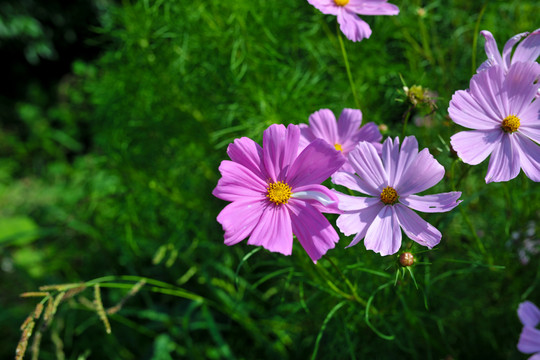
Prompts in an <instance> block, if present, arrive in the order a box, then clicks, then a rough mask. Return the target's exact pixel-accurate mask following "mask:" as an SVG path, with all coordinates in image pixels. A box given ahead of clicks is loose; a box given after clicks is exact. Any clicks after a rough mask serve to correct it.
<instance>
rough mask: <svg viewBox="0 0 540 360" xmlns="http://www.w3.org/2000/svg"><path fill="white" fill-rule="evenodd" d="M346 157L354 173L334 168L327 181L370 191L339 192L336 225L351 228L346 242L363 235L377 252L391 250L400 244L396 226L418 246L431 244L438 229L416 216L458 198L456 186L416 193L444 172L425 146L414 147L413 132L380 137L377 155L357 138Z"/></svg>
mask: <svg viewBox="0 0 540 360" xmlns="http://www.w3.org/2000/svg"><path fill="white" fill-rule="evenodd" d="M349 162H350V164H351V165H352V167H353V168H354V170H355V172H356V174H351V173H347V172H338V173H336V174H334V176H333V177H332V182H334V183H335V184H338V185H343V186H345V187H347V188H349V189H351V190H355V191H359V192H361V193H364V194H367V195H369V196H371V197H357V196H350V195H345V194H341V193H339V192H337V191H336V194H337V195H338V198H339V209H340V210H342V211H343V214H342V215H340V216H339V218H338V219H337V226H338V227H339V229H340V230H341V232H342V233H344V234H345V235H347V236H349V235H353V234H356V236H355V237H354V239H353V240H352V241H351V243H350V244H349V246H348V247H350V246H353V245H356V244H358V243H359V242H360V240H362V239H364V245H365V246H366V249H368V250H373V251H375V252H377V253H379V254H381V255H392V254H395V253H396V252H397V251H398V250H399V248H400V246H401V229H403V231H404V232H405V234H406V235H407V236H408V237H409V238H411V239H412V240H414V241H416V242H417V243H418V244H420V245H422V246H427V247H428V248H430V249H431V248H432V247H434V246H435V245H437V244H438V243H439V242H440V240H441V236H442V235H441V233H440V232H439V230H437V229H436V228H435V227H434V226H432V225H431V224H429V223H428V222H426V221H425V220H423V219H422V218H421V217H420V216H418V215H417V214H416V213H415V212H414V211H412V210H411V209H414V210H418V211H422V212H429V213H432V212H446V211H450V210H452V209H453V208H455V207H456V206H457V205H458V204H459V203H460V202H461V201H459V200H458V199H459V197H460V196H461V192H458V191H456V192H449V193H442V194H434V195H425V196H418V195H414V194H416V193H419V192H422V191H424V190H426V189H429V188H430V187H432V186H434V185H435V184H437V183H438V182H439V181H440V180H441V179H442V178H443V176H444V168H443V167H442V165H441V164H439V163H438V162H437V160H435V159H434V158H433V156H432V155H431V154H430V153H429V151H428V149H423V150H422V151H420V152H418V142H417V141H416V138H415V137H414V136H409V137H406V138H405V140H404V141H403V144H402V145H401V148H400V144H399V138H396V139H395V140H394V141H392V139H391V138H387V139H386V140H385V142H384V143H383V149H382V157H381V156H379V154H377V150H376V149H375V147H374V146H373V145H372V144H370V143H368V142H364V141H363V142H360V143H359V144H358V146H357V147H356V148H355V149H354V150H353V151H351V152H350V154H349Z"/></svg>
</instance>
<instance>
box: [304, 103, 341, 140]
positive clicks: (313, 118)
mask: <svg viewBox="0 0 540 360" xmlns="http://www.w3.org/2000/svg"><path fill="white" fill-rule="evenodd" d="M309 127H310V129H311V131H312V133H313V136H315V137H316V138H319V139H323V140H324V141H326V142H327V143H329V144H330V145H332V146H334V145H335V144H337V143H338V125H337V122H336V117H335V116H334V113H333V112H332V111H330V110H328V109H321V110H319V111H316V112H314V113H313V114H311V115H310V116H309Z"/></svg>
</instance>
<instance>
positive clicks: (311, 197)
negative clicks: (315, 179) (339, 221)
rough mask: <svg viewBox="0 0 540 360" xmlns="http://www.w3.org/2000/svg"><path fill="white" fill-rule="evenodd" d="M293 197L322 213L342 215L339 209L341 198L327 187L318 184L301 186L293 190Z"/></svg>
mask: <svg viewBox="0 0 540 360" xmlns="http://www.w3.org/2000/svg"><path fill="white" fill-rule="evenodd" d="M291 197H292V198H293V199H300V200H303V201H305V202H307V203H309V204H311V205H313V206H314V207H315V208H317V209H318V210H319V211H320V212H325V213H332V214H341V210H339V207H338V205H339V198H338V196H337V195H336V192H335V191H332V190H330V189H328V188H327V187H326V186H323V185H318V184H312V185H304V186H300V187H297V188H294V189H293V194H292V196H291Z"/></svg>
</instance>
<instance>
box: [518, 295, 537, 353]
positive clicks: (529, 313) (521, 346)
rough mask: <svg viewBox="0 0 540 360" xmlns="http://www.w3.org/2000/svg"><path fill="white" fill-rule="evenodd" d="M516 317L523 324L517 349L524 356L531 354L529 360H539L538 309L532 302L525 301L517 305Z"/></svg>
mask: <svg viewBox="0 0 540 360" xmlns="http://www.w3.org/2000/svg"><path fill="white" fill-rule="evenodd" d="M517 313H518V317H519V320H520V321H521V323H522V324H523V330H522V331H521V335H520V336H519V342H518V345H517V348H518V350H519V351H521V352H522V353H525V354H533V353H536V354H535V355H533V356H531V357H530V358H529V360H540V330H538V329H536V326H537V325H538V323H540V309H538V307H536V305H534V304H533V303H532V302H530V301H525V302H522V303H521V304H519V307H518V310H517Z"/></svg>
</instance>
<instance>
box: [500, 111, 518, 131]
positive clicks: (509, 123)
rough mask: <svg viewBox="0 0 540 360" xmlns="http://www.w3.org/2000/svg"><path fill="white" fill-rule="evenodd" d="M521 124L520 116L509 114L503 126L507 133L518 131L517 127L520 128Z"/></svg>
mask: <svg viewBox="0 0 540 360" xmlns="http://www.w3.org/2000/svg"><path fill="white" fill-rule="evenodd" d="M519 125H520V122H519V118H518V117H517V116H516V115H508V116H507V117H505V118H504V120H503V121H502V125H501V127H502V129H503V130H504V131H506V132H507V133H513V132H516V131H517V129H519Z"/></svg>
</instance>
